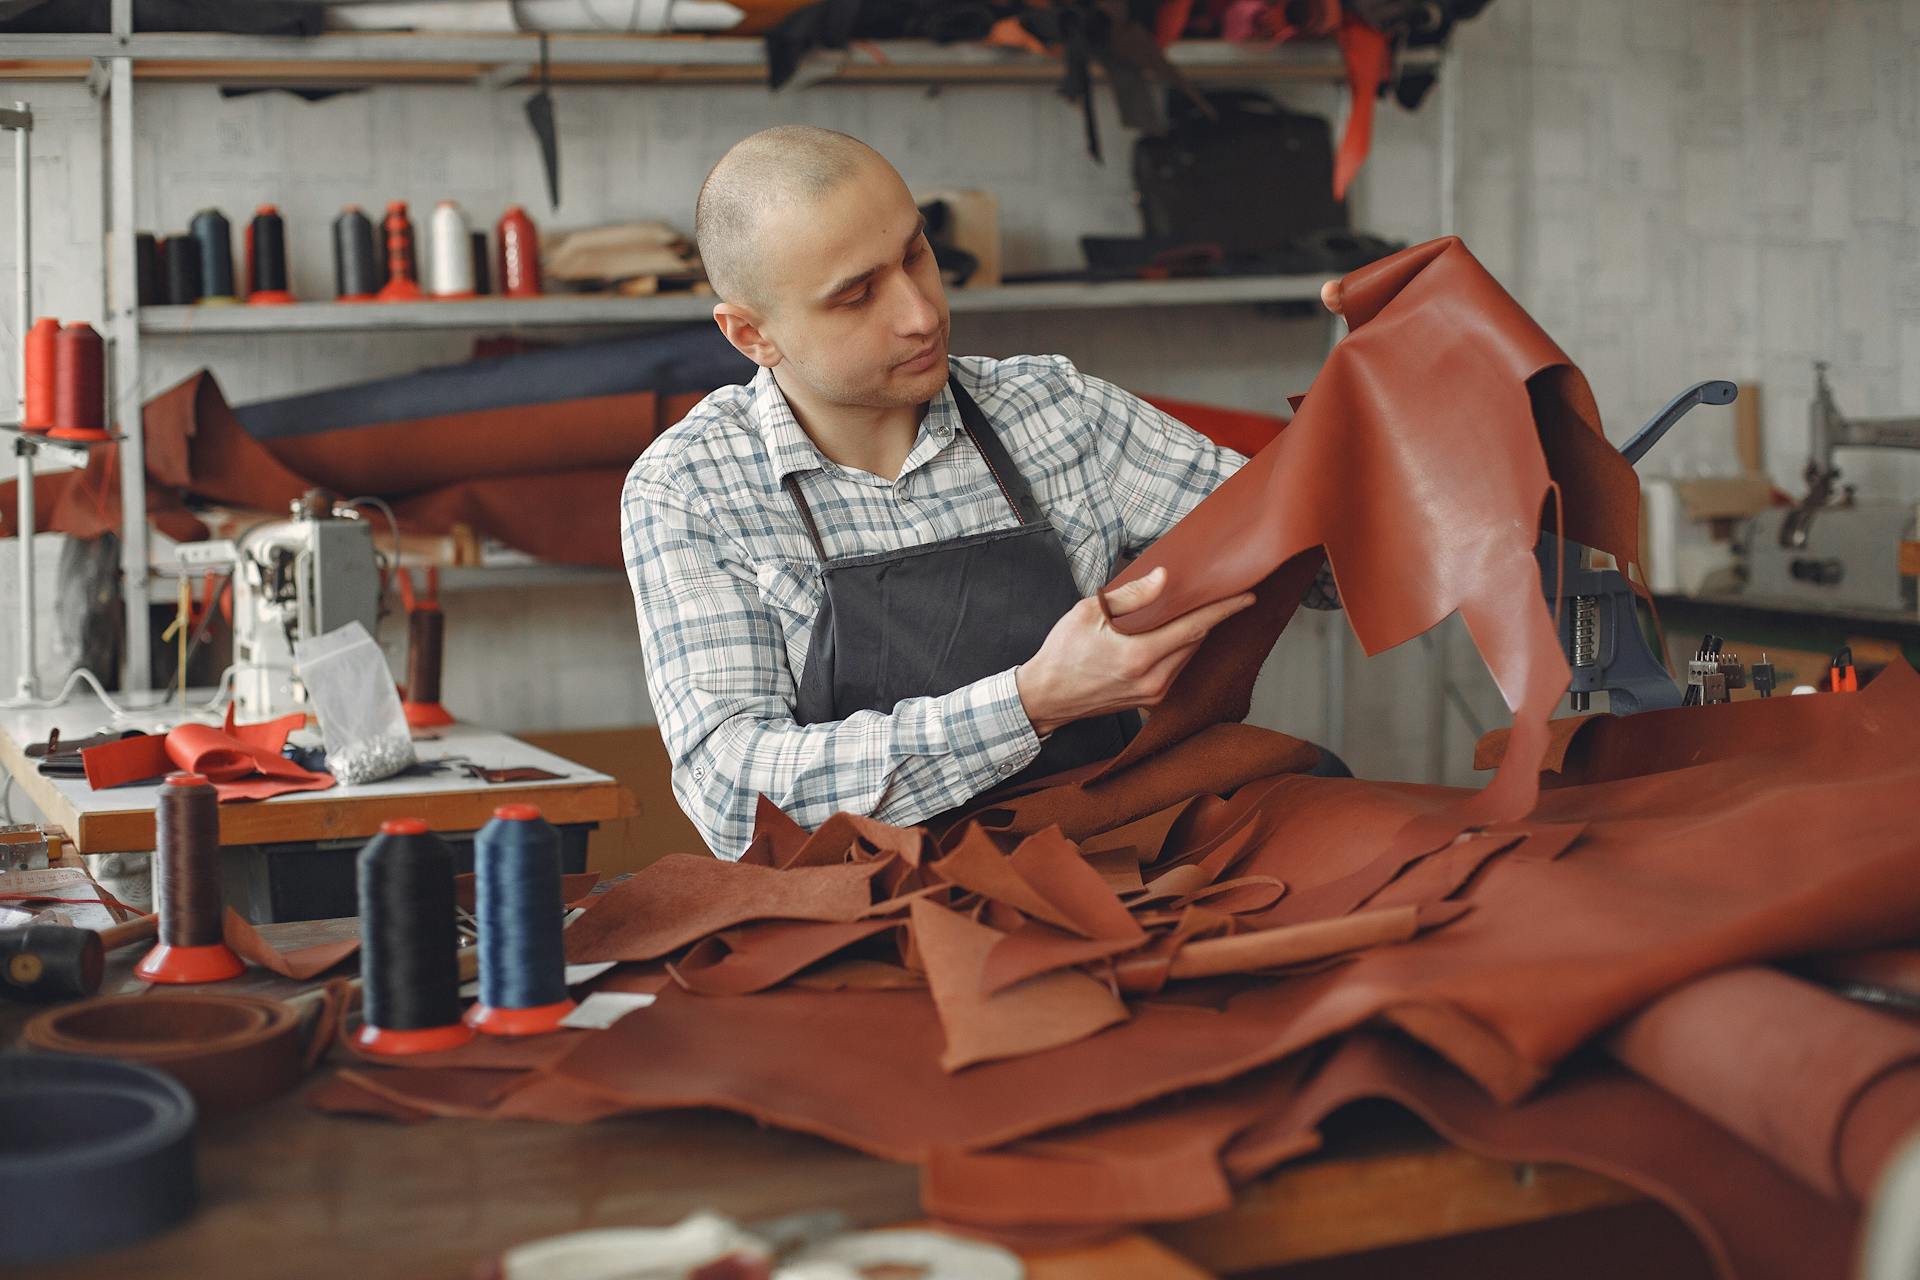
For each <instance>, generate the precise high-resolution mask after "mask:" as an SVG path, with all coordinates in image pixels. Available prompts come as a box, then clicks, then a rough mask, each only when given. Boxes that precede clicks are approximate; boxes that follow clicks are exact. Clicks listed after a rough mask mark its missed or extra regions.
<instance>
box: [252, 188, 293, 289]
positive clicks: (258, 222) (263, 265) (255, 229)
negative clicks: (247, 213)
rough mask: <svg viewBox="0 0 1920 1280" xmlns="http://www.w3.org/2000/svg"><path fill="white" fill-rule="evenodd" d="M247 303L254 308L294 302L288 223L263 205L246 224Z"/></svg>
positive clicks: (267, 205)
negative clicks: (289, 271) (288, 249)
mask: <svg viewBox="0 0 1920 1280" xmlns="http://www.w3.org/2000/svg"><path fill="white" fill-rule="evenodd" d="M247 301H248V302H250V303H252V304H253V305H255V306H266V305H272V304H275V303H285V302H292V301H293V292H292V287H291V286H290V285H289V283H288V280H287V222H286V219H284V218H282V217H281V216H280V211H279V210H278V209H276V208H274V207H273V206H272V205H270V204H263V205H261V206H260V207H259V208H258V209H257V210H255V211H254V215H253V221H252V222H249V223H248V224H247Z"/></svg>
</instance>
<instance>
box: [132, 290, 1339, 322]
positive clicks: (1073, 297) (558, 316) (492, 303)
mask: <svg viewBox="0 0 1920 1280" xmlns="http://www.w3.org/2000/svg"><path fill="white" fill-rule="evenodd" d="M1325 279H1326V277H1324V276H1236V277H1230V278H1220V279H1200V280H1137V281H1136V280H1129V281H1119V282H1115V283H1111V284H1084V283H1077V282H1060V283H1046V284H1010V285H996V286H991V287H985V288H979V289H955V290H953V291H952V292H950V293H949V294H948V295H947V304H948V306H949V308H950V309H951V310H952V311H953V312H954V313H955V314H965V313H986V314H993V313H1007V312H1015V311H1081V310H1099V309H1104V308H1112V307H1193V306H1232V305H1244V304H1249V303H1276V302H1313V301H1314V300H1315V299H1316V298H1318V297H1319V295H1320V285H1321V284H1322V283H1323V282H1324V281H1325ZM713 303H714V300H713V298H712V297H711V296H706V295H696V294H677V295H675V294H669V295H667V296H665V297H652V298H621V297H614V296H589V295H582V296H575V297H565V296H556V297H545V298H480V299H473V300H469V301H462V302H371V303H369V302H351V303H343V302H298V303H293V304H291V305H282V306H271V307H248V306H228V305H221V306H211V307H209V306H190V307H142V308H141V309H140V332H141V333H143V334H148V335H167V336H172V337H204V336H206V335H209V334H262V333H342V332H353V333H364V332H367V331H369V330H395V329H491V328H502V329H523V328H551V327H559V326H590V325H646V324H684V323H687V322H689V321H700V320H705V319H707V317H708V316H709V315H711V314H712V312H713Z"/></svg>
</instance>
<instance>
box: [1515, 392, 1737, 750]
mask: <svg viewBox="0 0 1920 1280" xmlns="http://www.w3.org/2000/svg"><path fill="white" fill-rule="evenodd" d="M1737 394H1738V391H1737V389H1736V388H1735V387H1734V385H1733V383H1731V382H1727V381H1724V380H1714V381H1711V382H1698V383H1695V384H1694V385H1693V386H1691V387H1688V388H1687V389H1686V390H1685V391H1682V392H1681V393H1680V394H1679V395H1677V396H1675V397H1674V398H1673V399H1672V400H1670V401H1668V402H1667V405H1666V407H1665V408H1663V409H1661V410H1660V412H1659V413H1657V414H1655V415H1654V416H1653V418H1652V419H1651V420H1650V421H1648V423H1647V424H1646V425H1645V426H1643V427H1641V428H1640V430H1638V431H1636V432H1635V433H1634V435H1633V438H1632V439H1630V440H1628V441H1627V443H1626V444H1625V445H1623V446H1622V447H1621V449H1620V452H1621V454H1622V455H1624V456H1625V457H1626V459H1627V461H1628V462H1632V463H1638V462H1639V461H1640V459H1641V458H1643V457H1645V456H1646V454H1647V451H1648V450H1650V449H1652V448H1653V446H1654V445H1656V444H1658V443H1659V441H1660V438H1661V437H1662V436H1664V435H1666V434H1667V432H1668V431H1669V430H1671V429H1672V428H1673V425H1674V424H1675V423H1676V422H1678V421H1680V419H1681V418H1683V417H1685V416H1686V414H1687V412H1688V411H1689V410H1691V409H1692V408H1693V407H1694V406H1695V405H1700V404H1732V403H1733V399H1734V396H1735V395H1737ZM1535 554H1536V556H1537V557H1538V558H1539V561H1540V581H1541V584H1542V586H1543V587H1544V589H1545V590H1546V592H1547V599H1548V602H1549V603H1550V604H1551V605H1552V606H1553V608H1554V611H1555V615H1556V616H1557V617H1558V618H1559V619H1560V646H1561V649H1562V650H1563V651H1564V652H1565V653H1566V655H1567V665H1568V666H1569V667H1571V668H1573V683H1572V684H1571V686H1570V687H1569V690H1568V692H1569V696H1570V698H1571V700H1572V704H1573V709H1574V710H1575V711H1586V710H1589V709H1590V708H1591V706H1592V702H1593V695H1594V694H1595V693H1597V692H1602V691H1604V692H1605V693H1606V694H1607V697H1608V708H1609V709H1610V710H1611V711H1612V712H1613V713H1614V714H1615V715H1631V714H1633V713H1634V712H1636V711H1651V710H1655V709H1658V708H1662V707H1677V706H1679V705H1680V703H1681V691H1680V689H1679V688H1678V687H1677V686H1676V685H1675V684H1674V682H1673V678H1672V677H1671V676H1670V675H1668V674H1667V669H1666V664H1665V663H1663V662H1661V661H1660V659H1659V657H1658V656H1657V655H1656V654H1655V653H1654V652H1653V649H1652V648H1651V647H1650V646H1649V645H1648V644H1647V639H1646V636H1645V635H1643V634H1642V633H1641V630H1640V621H1639V615H1638V614H1637V613H1636V612H1635V610H1634V599H1633V597H1634V590H1633V585H1632V584H1631V583H1629V582H1628V581H1627V579H1626V576H1625V575H1624V574H1622V573H1621V572H1620V571H1619V570H1618V569H1594V568H1590V567H1588V563H1587V556H1588V550H1587V548H1586V547H1583V546H1581V545H1580V544H1579V543H1577V542H1573V541H1571V540H1569V539H1565V538H1561V537H1559V536H1557V535H1555V534H1552V533H1542V534H1541V535H1540V545H1539V547H1538V548H1537V550H1536V551H1535ZM1556 592H1557V593H1558V594H1557V595H1556Z"/></svg>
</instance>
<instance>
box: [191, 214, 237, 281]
mask: <svg viewBox="0 0 1920 1280" xmlns="http://www.w3.org/2000/svg"><path fill="white" fill-rule="evenodd" d="M187 233H188V234H189V235H191V236H192V237H193V240H194V243H195V244H197V245H199V246H200V301H202V302H238V301H239V299H238V298H236V297H235V296H234V293H233V228H232V227H230V226H229V225H228V224H227V215H226V214H224V213H221V212H220V211H219V210H218V209H202V210H201V211H200V212H198V213H196V214H194V215H193V222H192V223H191V224H189V226H188V227H187Z"/></svg>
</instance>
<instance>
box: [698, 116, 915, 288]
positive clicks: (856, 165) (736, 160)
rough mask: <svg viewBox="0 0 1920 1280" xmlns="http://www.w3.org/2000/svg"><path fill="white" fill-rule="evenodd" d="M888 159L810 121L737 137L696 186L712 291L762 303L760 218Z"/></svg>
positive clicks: (701, 242)
mask: <svg viewBox="0 0 1920 1280" xmlns="http://www.w3.org/2000/svg"><path fill="white" fill-rule="evenodd" d="M886 163H887V162H886V161H885V160H884V159H882V158H881V156H880V153H879V152H877V151H875V150H874V149H873V148H872V147H869V146H868V145H867V144H866V143H864V142H862V141H860V140H859V139H858V138H854V137H849V136H848V135H847V134H844V133H836V132H834V131H833V130H832V129H819V128H815V127H814V126H812V125H803V124H789V125H779V126H776V127H775V128H772V129H762V130H761V131H760V132H759V133H756V134H753V135H752V136H750V137H747V138H743V139H741V140H740V141H739V142H736V143H735V144H734V145H733V147H732V148H731V149H729V150H728V152H727V154H726V155H724V156H722V157H720V163H718V164H716V165H714V166H713V171H712V172H710V173H709V174H707V180H706V181H705V182H704V183H702V184H701V186H700V199H699V202H698V203H697V204H696V205H695V207H694V214H693V237H694V240H695V241H697V242H698V244H699V246H700V260H701V262H702V263H703V264H705V266H706V269H707V278H708V280H710V281H711V282H712V284H713V289H714V292H715V293H717V294H719V295H720V297H721V298H722V299H723V300H724V301H727V302H736V303H741V304H744V305H746V306H751V307H757V308H762V309H764V308H766V307H767V305H768V304H769V303H770V301H771V296H770V292H769V290H768V289H767V288H766V285H767V281H766V280H765V279H763V278H762V277H761V274H760V273H759V272H758V270H757V267H758V264H759V261H760V258H761V252H760V247H759V243H758V238H759V232H760V227H761V224H762V223H763V222H764V221H765V220H766V218H767V215H769V214H771V213H773V212H775V211H777V210H781V209H787V208H793V207H796V206H798V207H805V206H807V205H810V204H813V203H814V202H816V201H818V200H819V199H821V198H822V197H823V196H825V195H826V194H827V193H829V192H831V191H832V190H833V189H834V188H835V187H838V186H839V185H840V184H841V183H843V182H846V181H847V180H849V179H851V178H853V177H855V176H856V175H858V174H859V173H861V172H862V171H863V170H865V169H867V168H868V167H869V166H872V165H875V164H879V165H885V164H886Z"/></svg>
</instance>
